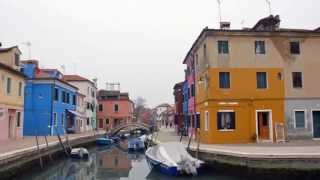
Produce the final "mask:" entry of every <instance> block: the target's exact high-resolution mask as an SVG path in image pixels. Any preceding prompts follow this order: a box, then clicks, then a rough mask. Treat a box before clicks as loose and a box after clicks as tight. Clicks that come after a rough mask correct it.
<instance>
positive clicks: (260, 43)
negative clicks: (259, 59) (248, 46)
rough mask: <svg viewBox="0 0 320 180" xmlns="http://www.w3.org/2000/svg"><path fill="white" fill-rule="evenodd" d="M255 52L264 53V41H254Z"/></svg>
mask: <svg viewBox="0 0 320 180" xmlns="http://www.w3.org/2000/svg"><path fill="white" fill-rule="evenodd" d="M254 44H255V53H256V54H265V53H266V48H265V43H264V41H255V43H254Z"/></svg>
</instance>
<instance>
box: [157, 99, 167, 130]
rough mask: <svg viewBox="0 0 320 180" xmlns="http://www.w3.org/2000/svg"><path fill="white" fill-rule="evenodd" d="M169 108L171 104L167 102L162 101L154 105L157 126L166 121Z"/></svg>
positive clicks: (163, 124)
mask: <svg viewBox="0 0 320 180" xmlns="http://www.w3.org/2000/svg"><path fill="white" fill-rule="evenodd" d="M170 108H171V106H170V105H169V104H167V103H163V104H160V105H158V106H157V107H155V108H154V109H155V111H156V122H157V123H156V124H157V128H160V127H162V126H165V125H166V123H167V122H168V114H167V112H168V110H169V109H170Z"/></svg>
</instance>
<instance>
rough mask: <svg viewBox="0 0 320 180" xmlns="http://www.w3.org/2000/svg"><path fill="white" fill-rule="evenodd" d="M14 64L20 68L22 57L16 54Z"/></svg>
mask: <svg viewBox="0 0 320 180" xmlns="http://www.w3.org/2000/svg"><path fill="white" fill-rule="evenodd" d="M14 64H15V65H16V66H19V64H20V55H19V54H17V53H15V54H14Z"/></svg>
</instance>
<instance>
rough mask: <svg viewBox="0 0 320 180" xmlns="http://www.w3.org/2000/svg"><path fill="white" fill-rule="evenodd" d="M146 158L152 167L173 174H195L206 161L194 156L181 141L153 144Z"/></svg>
mask: <svg viewBox="0 0 320 180" xmlns="http://www.w3.org/2000/svg"><path fill="white" fill-rule="evenodd" d="M146 158H147V162H148V164H149V166H150V167H151V168H152V169H154V170H157V171H159V172H161V173H164V174H167V175H171V176H180V175H194V176H195V175H197V174H198V172H199V170H200V167H201V165H203V163H204V162H203V161H201V160H198V159H196V158H193V157H192V156H191V155H190V154H189V153H188V152H187V150H186V148H185V147H184V146H183V144H182V143H179V142H167V143H161V144H158V145H155V146H152V147H150V148H148V149H147V151H146Z"/></svg>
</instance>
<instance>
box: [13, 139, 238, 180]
mask: <svg viewBox="0 0 320 180" xmlns="http://www.w3.org/2000/svg"><path fill="white" fill-rule="evenodd" d="M126 148H127V145H126V144H121V145H119V146H112V147H109V148H106V147H95V148H91V149H89V151H90V159H89V160H88V161H82V160H72V159H63V160H58V161H57V162H56V163H54V165H50V166H48V167H46V168H45V169H44V170H41V171H38V170H37V171H30V172H29V173H27V174H23V175H21V176H22V177H19V178H17V180H100V179H111V180H116V179H121V180H140V179H141V180H143V179H148V180H168V179H197V180H198V179H199V180H209V179H210V180H239V179H238V178H236V177H232V176H230V177H228V176H225V175H217V173H215V172H206V173H204V174H201V175H200V176H197V177H180V178H176V177H170V176H166V175H163V174H160V173H158V172H155V171H151V170H150V168H149V166H148V163H147V162H146V158H145V155H144V154H128V153H127V151H126Z"/></svg>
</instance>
